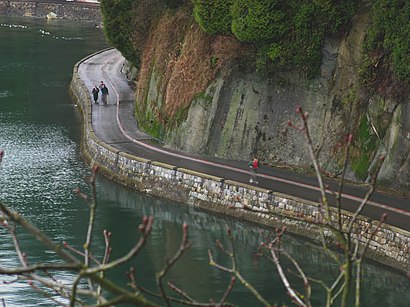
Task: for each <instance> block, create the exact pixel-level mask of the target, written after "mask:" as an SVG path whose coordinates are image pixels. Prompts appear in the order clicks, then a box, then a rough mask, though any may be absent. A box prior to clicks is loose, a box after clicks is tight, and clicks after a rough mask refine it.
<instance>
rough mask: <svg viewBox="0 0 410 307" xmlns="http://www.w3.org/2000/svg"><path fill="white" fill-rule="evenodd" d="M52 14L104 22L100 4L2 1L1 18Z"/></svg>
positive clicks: (43, 16) (39, 16) (65, 17)
mask: <svg viewBox="0 0 410 307" xmlns="http://www.w3.org/2000/svg"><path fill="white" fill-rule="evenodd" d="M50 12H53V13H55V14H56V15H57V19H66V20H75V21H92V22H95V23H97V24H100V23H101V22H102V17H101V13H100V5H99V4H92V3H80V2H79V3H75V2H41V1H4V0H0V16H28V17H38V18H47V14H48V13H50Z"/></svg>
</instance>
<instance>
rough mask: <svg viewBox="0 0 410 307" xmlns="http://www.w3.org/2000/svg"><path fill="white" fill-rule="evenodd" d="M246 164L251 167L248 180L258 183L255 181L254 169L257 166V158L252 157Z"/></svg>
mask: <svg viewBox="0 0 410 307" xmlns="http://www.w3.org/2000/svg"><path fill="white" fill-rule="evenodd" d="M248 166H249V167H250V168H251V178H250V179H249V182H250V183H252V182H254V183H256V184H258V182H257V181H256V171H257V170H258V168H259V160H258V159H256V158H254V159H252V160H251V161H249V163H248Z"/></svg>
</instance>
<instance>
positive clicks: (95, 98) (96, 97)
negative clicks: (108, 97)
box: [91, 85, 100, 104]
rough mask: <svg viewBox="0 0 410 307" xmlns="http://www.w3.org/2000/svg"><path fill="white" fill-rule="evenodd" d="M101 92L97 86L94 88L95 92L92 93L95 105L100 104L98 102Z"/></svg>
mask: <svg viewBox="0 0 410 307" xmlns="http://www.w3.org/2000/svg"><path fill="white" fill-rule="evenodd" d="M99 92H100V90H99V89H98V87H97V85H96V86H94V88H93V90H92V91H91V93H92V94H93V99H94V103H96V104H98V102H97V100H98V93H99Z"/></svg>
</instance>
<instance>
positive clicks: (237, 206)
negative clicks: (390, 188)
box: [70, 61, 410, 271]
mask: <svg viewBox="0 0 410 307" xmlns="http://www.w3.org/2000/svg"><path fill="white" fill-rule="evenodd" d="M81 62H82V61H80V62H79V63H77V64H76V65H75V67H74V73H73V79H72V82H71V85H70V93H71V95H72V97H73V99H74V100H75V102H76V103H77V105H78V106H79V108H80V111H81V112H82V114H83V119H84V122H83V128H84V131H83V138H82V151H83V155H84V158H85V160H86V161H87V162H88V163H89V164H97V165H99V166H100V170H101V173H102V174H103V175H105V176H107V177H108V178H111V179H113V180H115V181H117V182H119V183H121V184H124V185H126V186H129V187H132V188H134V189H136V190H139V191H144V192H146V193H147V194H150V195H154V196H158V197H162V198H166V199H170V200H174V201H178V202H183V203H186V204H189V205H191V206H195V207H200V208H202V209H205V210H208V211H212V212H218V213H223V214H226V215H230V216H233V217H236V218H240V219H244V220H247V221H251V222H255V223H258V224H261V225H266V226H269V227H282V226H283V225H285V226H286V227H287V230H288V231H290V232H292V233H295V234H299V235H303V236H305V237H309V238H311V239H312V240H317V238H318V237H319V230H320V229H319V226H318V217H319V210H320V208H319V206H318V204H317V203H313V202H310V201H307V200H302V199H298V198H295V197H292V196H288V195H283V194H280V193H276V192H273V191H270V190H266V189H262V188H259V187H255V186H251V185H247V184H243V183H239V182H235V181H231V180H224V178H219V177H215V176H210V175H207V174H202V173H198V172H194V171H192V170H189V169H183V168H177V167H175V166H173V165H168V164H165V163H159V162H156V161H150V160H147V159H142V158H139V157H135V156H133V155H129V154H127V153H124V152H121V151H119V150H117V149H116V148H114V147H112V146H110V145H107V144H105V143H104V142H102V141H101V140H99V139H98V138H97V137H96V135H95V134H94V131H93V129H92V124H91V97H90V94H89V91H88V89H87V88H86V87H85V85H84V83H83V81H82V80H81V79H80V77H79V75H78V65H79V64H80V63H81ZM349 217H351V213H349V212H343V217H342V221H347V219H348V218H349ZM377 223H378V221H372V220H370V219H368V218H366V217H363V216H359V218H358V220H357V223H356V224H355V225H354V229H355V231H354V232H355V233H357V236H356V237H355V240H360V242H362V243H363V242H366V240H367V239H368V238H369V237H370V234H369V231H366V229H369V228H370V229H372V228H374V227H375V226H376V225H377ZM325 235H326V236H327V237H329V236H330V234H329V233H328V232H325ZM329 239H330V237H329ZM409 251H410V233H409V232H407V231H405V230H402V229H398V228H396V227H393V226H390V225H387V224H384V225H383V226H382V227H381V228H380V229H379V231H378V232H377V233H376V234H375V236H374V237H373V238H372V240H371V242H370V244H369V251H368V254H367V255H368V256H369V257H371V258H372V259H374V260H376V261H379V262H381V263H383V264H387V265H389V266H393V267H395V268H398V269H400V270H403V271H408V270H409V269H410V252H409Z"/></svg>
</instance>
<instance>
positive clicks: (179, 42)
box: [137, 10, 250, 123]
mask: <svg viewBox="0 0 410 307" xmlns="http://www.w3.org/2000/svg"><path fill="white" fill-rule="evenodd" d="M249 50H250V49H249V48H248V47H246V46H244V45H242V44H241V43H239V42H238V41H237V40H235V39H234V38H232V37H227V36H217V37H212V36H210V35H208V34H206V33H205V32H203V31H202V30H201V29H200V28H199V26H198V25H197V24H196V23H195V21H194V20H193V19H192V16H191V14H190V13H189V12H187V11H185V10H180V11H178V12H177V13H175V14H171V13H170V12H167V13H166V14H164V16H163V17H162V18H161V19H160V20H159V22H158V24H157V26H156V27H155V29H153V32H152V34H151V36H150V38H149V40H148V42H147V45H146V48H145V50H144V54H143V59H142V66H141V70H140V75H139V81H138V88H137V97H138V101H140V102H141V101H143V98H144V96H145V93H146V92H147V90H148V86H149V80H150V77H151V74H152V72H153V71H155V72H156V73H157V74H159V75H161V78H162V79H161V80H160V87H161V88H158V89H157V90H158V91H160V92H161V95H160V96H162V97H163V101H162V102H160V101H153V102H148V103H152V104H156V105H151V106H150V107H149V108H150V109H155V110H158V111H157V112H156V114H157V116H158V119H159V120H160V121H161V122H163V123H166V122H167V118H170V117H172V116H173V115H175V114H176V113H177V111H178V110H180V109H184V108H186V107H188V106H189V104H190V103H191V101H192V100H193V98H194V97H195V95H197V94H198V93H201V92H203V91H204V90H205V89H206V88H207V86H208V84H209V82H210V81H212V80H213V79H214V78H215V76H216V74H217V73H218V71H219V70H220V68H221V67H222V66H223V64H224V63H227V62H229V61H230V60H232V59H234V58H237V57H240V56H243V55H244V54H246V53H248V52H249ZM161 103H162V107H161V110H159V107H158V105H160V104H161Z"/></svg>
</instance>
